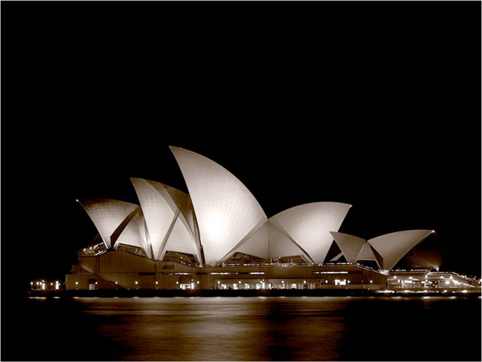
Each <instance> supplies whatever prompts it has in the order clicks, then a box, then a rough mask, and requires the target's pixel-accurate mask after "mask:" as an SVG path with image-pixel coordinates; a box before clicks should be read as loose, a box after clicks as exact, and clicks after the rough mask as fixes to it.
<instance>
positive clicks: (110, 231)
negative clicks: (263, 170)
mask: <svg viewBox="0 0 482 362" xmlns="http://www.w3.org/2000/svg"><path fill="white" fill-rule="evenodd" d="M171 151H172V153H173V154H174V157H175V159H176V161H177V163H178V164H179V167H180V170H181V172H182V175H183V177H184V180H185V182H186V185H187V189H188V191H189V193H188V194H187V193H185V192H182V191H180V190H177V189H175V188H173V187H170V186H167V185H165V184H162V183H159V182H156V181H151V180H145V179H140V178H132V179H131V181H132V185H133V187H134V189H135V191H136V194H137V197H138V200H139V205H137V204H133V203H128V202H124V201H118V200H110V199H79V200H77V201H78V203H79V204H80V205H81V206H82V207H83V208H84V210H85V212H86V213H87V214H88V216H89V217H90V219H91V220H92V222H93V223H94V225H95V227H96V229H97V231H98V234H97V236H96V237H95V238H94V239H93V241H92V242H91V243H90V245H86V247H85V248H83V249H81V250H79V251H78V265H74V266H73V269H72V272H71V274H68V275H67V276H66V289H67V290H93V289H96V290H97V289H126V290H130V289H153V290H155V289H160V290H179V289H190V290H193V289H196V290H212V289H226V290H228V289H230V290H232V289H235V290H241V289H243V290H246V289H335V288H347V289H386V288H387V287H397V286H398V287H404V286H405V287H406V285H407V283H408V282H409V281H410V283H416V284H417V285H418V286H422V284H420V282H422V283H424V284H423V286H427V284H428V283H430V279H431V276H430V273H429V272H427V271H422V272H420V277H419V278H417V277H414V275H415V276H416V274H413V273H412V274H410V280H409V277H408V276H406V278H404V277H403V276H402V274H403V273H402V272H397V274H398V276H397V275H394V272H393V269H394V267H395V266H397V263H399V262H400V260H401V259H402V258H404V256H406V255H407V254H409V253H410V251H411V250H413V248H414V247H415V246H416V245H418V244H419V243H420V242H422V241H423V240H424V239H425V238H427V237H428V236H429V235H430V234H431V233H432V232H433V230H407V231H397V232H393V233H390V234H386V235H381V236H378V237H376V238H373V239H369V240H365V239H363V238H360V237H357V236H353V235H348V234H344V233H340V232H339V229H340V226H341V225H342V223H343V220H344V219H345V217H346V215H347V213H348V212H349V210H350V208H351V205H348V204H345V203H338V202H313V203H309V204H304V205H299V206H296V207H293V208H290V209H287V210H284V211H282V212H280V213H278V214H276V215H274V216H272V217H269V218H268V217H267V216H266V214H265V212H264V211H263V208H262V207H261V205H260V204H259V203H258V201H257V200H256V199H255V197H254V196H253V195H252V194H251V192H250V191H249V190H248V188H246V186H245V185H244V184H243V183H242V182H240V181H239V180H238V179H237V178H236V177H235V176H234V175H233V174H231V173H230V172H229V171H227V170H226V169H225V168H223V167H222V166H220V165H219V164H217V163H216V162H214V161H212V160H210V159H208V158H206V157H204V156H202V155H200V154H198V153H195V152H192V151H189V150H186V149H183V148H178V147H171ZM442 278H443V276H442ZM437 280H440V275H439V276H437ZM404 282H405V283H404ZM414 285H415V284H414Z"/></svg>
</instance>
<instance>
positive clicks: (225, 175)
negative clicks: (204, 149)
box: [171, 146, 267, 265]
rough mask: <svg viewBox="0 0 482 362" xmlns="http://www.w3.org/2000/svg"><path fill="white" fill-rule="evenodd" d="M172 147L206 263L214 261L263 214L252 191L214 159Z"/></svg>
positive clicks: (224, 253) (214, 262) (237, 240)
mask: <svg viewBox="0 0 482 362" xmlns="http://www.w3.org/2000/svg"><path fill="white" fill-rule="evenodd" d="M171 150H172V152H173V154H174V157H175V158H176V161H177V163H178V164H179V167H180V169H181V172H182V174H183V176H184V180H185V181H186V185H187V188H188V189H189V194H190V196H191V199H192V203H193V206H194V210H195V213H196V217H197V222H198V226H199V234H200V241H201V243H202V246H203V250H204V258H205V262H206V264H211V265H214V264H217V263H218V262H219V261H220V260H221V259H222V258H223V257H224V256H226V255H227V254H228V253H229V252H230V251H231V250H232V249H233V248H235V247H236V246H237V245H239V243H240V242H241V241H242V240H243V239H244V238H245V237H246V236H247V235H248V234H249V233H250V232H251V231H252V230H253V229H254V228H256V227H259V225H260V223H261V222H262V221H264V220H266V219H267V218H266V215H265V213H264V211H263V209H262V208H261V206H260V205H259V203H258V201H257V200H256V198H255V197H254V196H253V195H252V194H251V192H250V191H249V190H248V189H247V188H246V186H244V185H243V184H242V183H241V181H239V180H238V179H237V178H236V177H235V176H234V175H233V174H231V173H230V172H229V171H227V170H226V169H225V168H223V167H222V166H220V165H219V164H217V163H216V162H214V161H212V160H210V159H208V158H206V157H204V156H202V155H200V154H198V153H195V152H192V151H189V150H186V149H182V148H178V147H172V146H171Z"/></svg>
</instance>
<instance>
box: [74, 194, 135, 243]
mask: <svg viewBox="0 0 482 362" xmlns="http://www.w3.org/2000/svg"><path fill="white" fill-rule="evenodd" d="M77 202H78V203H79V204H80V205H81V206H82V207H83V208H84V210H85V211H86V212H87V214H88V215H89V217H90V219H91V220H92V222H93V223H94V225H95V227H96V228H97V231H98V232H99V234H100V236H101V238H102V241H103V242H104V244H105V246H106V247H107V249H110V248H111V247H112V246H113V244H114V243H115V241H116V240H115V238H116V237H117V236H118V234H119V233H120V231H121V230H118V228H119V227H121V228H122V227H125V225H126V223H124V221H125V220H126V218H128V217H129V215H131V214H132V215H131V217H133V216H134V214H135V213H136V212H138V210H139V205H135V204H131V203H129V202H125V201H119V200H112V199H98V198H93V199H79V200H77ZM116 230H118V232H117V233H115V232H116ZM113 239H114V240H113Z"/></svg>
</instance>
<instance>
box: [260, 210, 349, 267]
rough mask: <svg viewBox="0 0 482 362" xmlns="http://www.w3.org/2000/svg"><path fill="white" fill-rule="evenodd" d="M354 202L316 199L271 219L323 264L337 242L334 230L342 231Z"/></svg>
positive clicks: (310, 255)
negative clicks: (334, 241)
mask: <svg viewBox="0 0 482 362" xmlns="http://www.w3.org/2000/svg"><path fill="white" fill-rule="evenodd" d="M350 207H351V205H349V204H344V203H339V202H314V203H310V204H304V205H299V206H295V207H292V208H290V209H287V210H285V211H282V212H280V213H279V214H276V215H275V216H273V217H271V218H270V219H269V222H270V223H271V224H273V225H274V226H276V227H277V228H278V229H279V230H281V231H282V232H283V233H284V234H285V235H286V236H289V238H290V239H292V240H293V241H294V242H295V243H296V244H297V245H299V246H300V247H301V248H302V249H303V250H304V251H305V252H306V253H307V254H308V256H309V257H310V258H311V260H313V261H314V262H315V263H323V262H324V260H325V257H326V254H327V253H328V251H329V249H330V246H331V244H332V242H333V236H332V235H331V234H330V231H338V229H339V228H340V226H341V224H342V222H343V220H344V219H345V216H346V214H347V213H348V210H349V209H350Z"/></svg>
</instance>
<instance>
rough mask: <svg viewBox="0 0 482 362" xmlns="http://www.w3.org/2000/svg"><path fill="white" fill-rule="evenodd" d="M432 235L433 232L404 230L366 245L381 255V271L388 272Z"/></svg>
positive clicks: (373, 240)
mask: <svg viewBox="0 0 482 362" xmlns="http://www.w3.org/2000/svg"><path fill="white" fill-rule="evenodd" d="M431 233H433V230H406V231H397V232H394V233H390V234H385V235H381V236H378V237H376V238H373V239H370V240H368V243H369V244H370V245H371V246H372V247H373V248H374V249H375V250H376V251H377V252H378V253H379V254H380V255H381V257H382V258H383V265H381V269H383V270H390V269H392V268H393V267H394V266H395V264H397V263H398V261H399V260H400V259H401V258H403V256H404V255H405V254H407V253H408V252H409V251H410V250H411V249H412V248H413V247H415V246H416V245H417V244H418V243H420V242H421V241H422V240H423V239H425V238H426V237H427V236H429V235H430V234H431Z"/></svg>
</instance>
